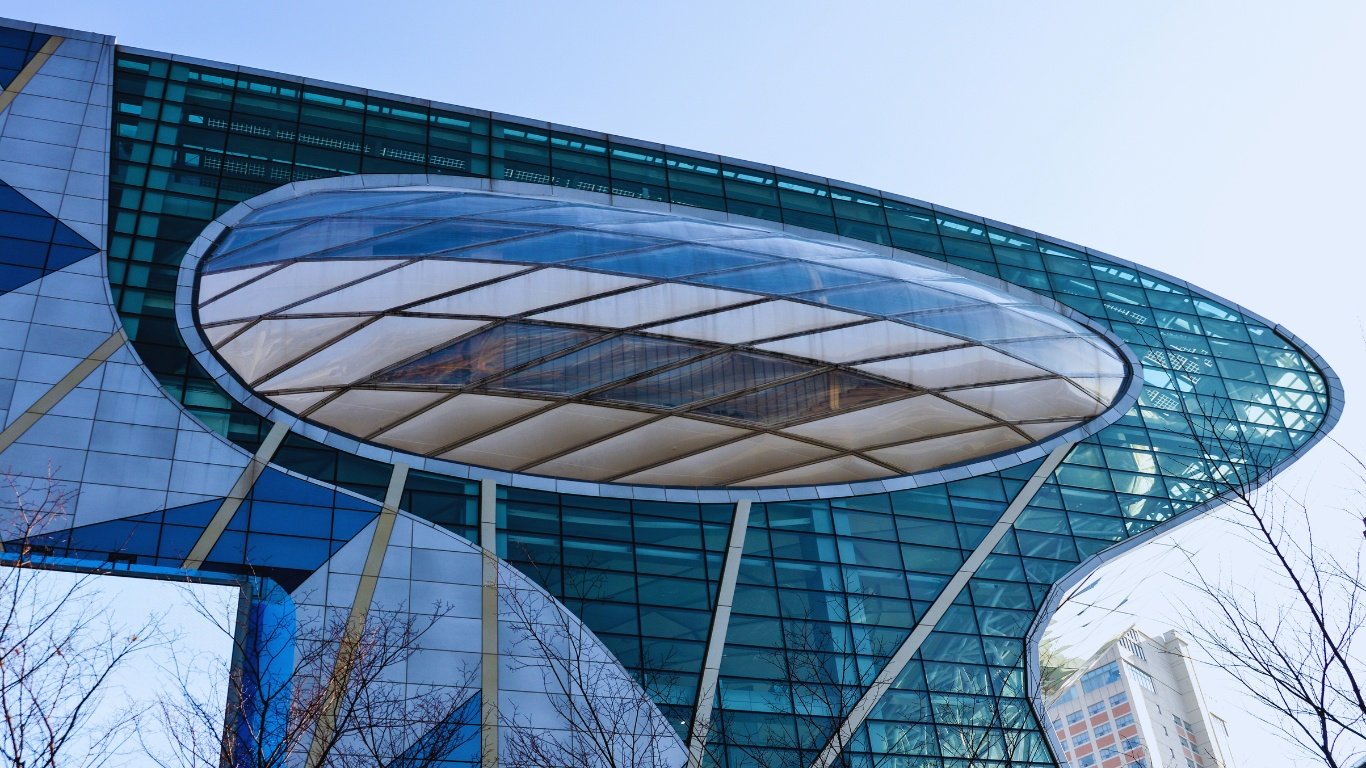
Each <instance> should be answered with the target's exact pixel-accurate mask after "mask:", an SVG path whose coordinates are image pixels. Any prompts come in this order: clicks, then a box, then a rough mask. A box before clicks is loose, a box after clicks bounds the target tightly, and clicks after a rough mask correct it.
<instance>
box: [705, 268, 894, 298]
mask: <svg viewBox="0 0 1366 768" xmlns="http://www.w3.org/2000/svg"><path fill="white" fill-rule="evenodd" d="M693 279H694V280H696V281H697V282H699V283H706V284H707V285H716V286H720V287H723V288H736V289H739V290H742V291H756V292H758V293H768V294H778V295H780V296H788V295H791V294H794V293H801V292H803V291H812V290H817V289H820V288H834V287H838V286H843V285H852V284H854V283H866V282H868V281H869V280H872V279H873V278H872V277H871V276H870V275H865V274H861V273H858V272H850V271H848V270H844V269H835V268H834V267H826V266H822V265H820V264H804V263H802V262H793V261H786V262H781V263H778V264H765V265H763V266H758V267H751V268H749V269H741V270H735V271H731V272H723V273H721V274H719V275H703V276H701V277H695V278H693Z"/></svg>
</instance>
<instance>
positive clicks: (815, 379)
mask: <svg viewBox="0 0 1366 768" xmlns="http://www.w3.org/2000/svg"><path fill="white" fill-rule="evenodd" d="M910 394H911V390H910V389H909V388H907V387H898V386H896V385H893V384H888V383H886V382H882V381H877V380H876V379H870V378H868V377H866V376H859V375H857V374H853V373H848V372H845V371H829V372H826V373H818V374H816V375H815V376H807V377H806V378H803V379H798V380H796V381H789V382H787V383H786V384H779V385H777V386H774V387H768V388H767V389H761V390H759V391H757V392H749V393H746V394H743V395H740V396H739V397H734V398H731V399H729V400H722V401H721V402H719V403H710V404H707V405H703V406H701V407H699V408H697V409H695V410H693V411H692V413H695V414H699V415H707V416H716V417H720V418H725V419H734V420H736V421H744V422H749V423H751V424H763V425H765V426H774V425H777V424H782V423H785V422H789V421H794V420H798V419H800V420H806V419H812V418H816V417H819V416H825V415H826V414H830V413H835V412H837V411H844V410H849V409H851V408H861V407H864V406H868V405H872V404H874V403H880V402H883V401H885V400H894V399H897V398H902V397H906V396H908V395H910Z"/></svg>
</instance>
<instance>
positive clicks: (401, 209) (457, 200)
mask: <svg viewBox="0 0 1366 768" xmlns="http://www.w3.org/2000/svg"><path fill="white" fill-rule="evenodd" d="M553 205H555V204H554V203H550V204H547V203H542V202H540V201H538V200H525V199H522V198H519V197H493V196H490V195H447V196H445V197H441V198H436V199H433V200H419V201H417V202H411V203H404V204H402V205H397V206H392V207H387V208H384V209H383V210H382V211H376V212H375V213H376V214H377V215H383V216H417V217H425V218H429V219H435V218H446V217H450V216H477V215H479V214H486V213H496V212H499V211H515V210H520V209H524V208H527V209H530V208H545V207H548V206H553Z"/></svg>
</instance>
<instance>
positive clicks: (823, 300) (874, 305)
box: [801, 282, 978, 316]
mask: <svg viewBox="0 0 1366 768" xmlns="http://www.w3.org/2000/svg"><path fill="white" fill-rule="evenodd" d="M801 298H803V299H806V300H807V301H814V302H817V303H819V304H829V305H830V306H832V307H843V308H844V309H852V310H855V311H858V312H868V313H870V314H875V315H884V316H886V315H898V314H901V313H903V312H912V311H917V310H925V309H942V308H945V307H959V306H963V305H966V304H977V303H978V302H977V300H976V299H969V298H966V297H963V296H956V295H954V294H952V293H946V292H944V291H937V290H935V289H933V288H926V287H925V286H922V285H915V284H914V283H888V282H878V283H867V284H864V285H855V286H850V287H848V288H833V289H827V290H822V291H813V292H811V293H806V294H802V295H801Z"/></svg>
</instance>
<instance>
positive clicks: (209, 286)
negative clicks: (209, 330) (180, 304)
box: [199, 264, 278, 304]
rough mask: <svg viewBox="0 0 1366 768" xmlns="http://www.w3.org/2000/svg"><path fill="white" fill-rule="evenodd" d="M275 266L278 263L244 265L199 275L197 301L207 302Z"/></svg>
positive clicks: (276, 266)
mask: <svg viewBox="0 0 1366 768" xmlns="http://www.w3.org/2000/svg"><path fill="white" fill-rule="evenodd" d="M276 268H278V265H275V264H264V265H262V266H259V267H246V268H245V269H234V270H231V271H229V272H215V273H213V274H211V275H200V277H199V303H200V304H207V303H209V302H210V301H213V300H214V299H216V298H218V297H219V296H221V295H223V294H225V293H227V292H228V291H231V290H232V289H234V288H236V287H237V286H239V285H241V284H242V283H245V282H246V281H248V280H250V279H252V278H253V277H256V276H257V275H259V274H262V273H264V272H268V271H270V270H272V269H276Z"/></svg>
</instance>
